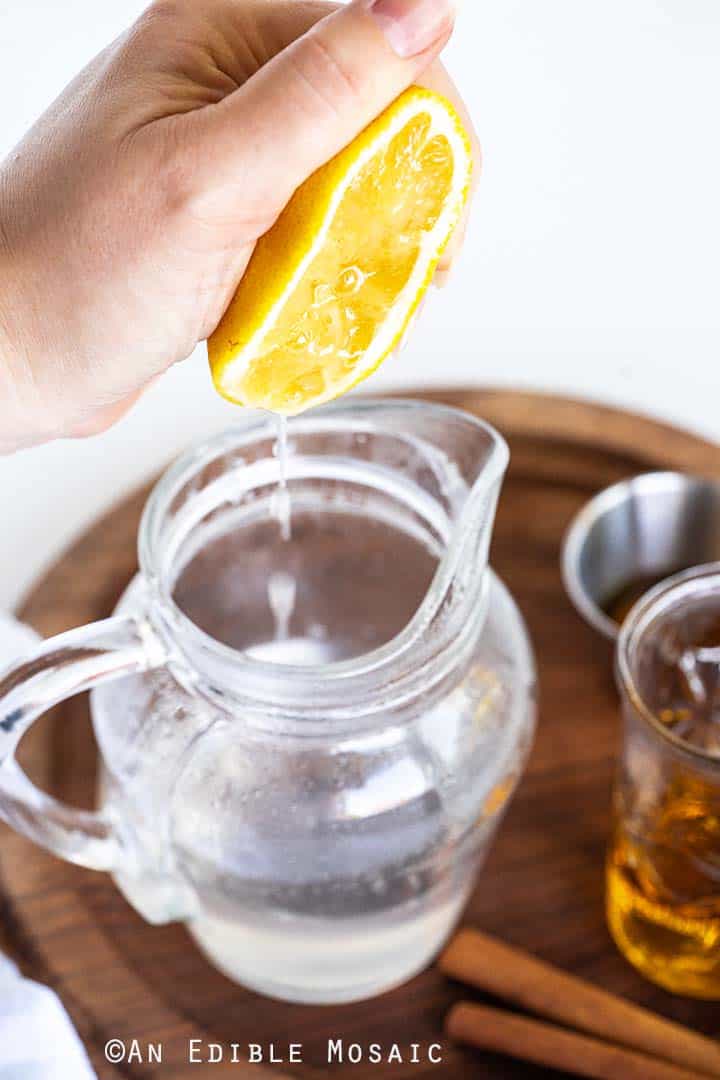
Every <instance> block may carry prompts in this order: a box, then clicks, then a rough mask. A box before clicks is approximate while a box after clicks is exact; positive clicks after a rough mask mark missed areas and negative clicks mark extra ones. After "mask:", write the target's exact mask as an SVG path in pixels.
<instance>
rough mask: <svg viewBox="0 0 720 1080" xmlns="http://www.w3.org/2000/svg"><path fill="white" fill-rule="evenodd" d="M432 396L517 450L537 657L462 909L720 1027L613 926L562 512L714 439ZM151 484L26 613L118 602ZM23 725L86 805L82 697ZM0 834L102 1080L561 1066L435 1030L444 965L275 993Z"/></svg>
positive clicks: (601, 784)
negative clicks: (226, 1058) (646, 974)
mask: <svg viewBox="0 0 720 1080" xmlns="http://www.w3.org/2000/svg"><path fill="white" fill-rule="evenodd" d="M425 396H427V397H433V398H435V399H438V400H444V401H448V402H450V403H452V404H454V405H458V406H462V407H464V408H466V409H469V410H471V411H473V412H476V413H478V414H479V415H482V416H484V417H486V418H488V419H489V420H490V421H492V422H493V423H494V424H495V425H496V426H497V427H498V428H499V429H500V430H501V431H502V432H503V433H504V434H505V435H506V436H507V437H508V439H509V442H510V445H511V449H512V452H513V458H512V465H511V467H510V472H509V476H508V479H507V483H506V485H505V489H504V493H503V496H502V501H501V505H500V510H499V515H498V522H497V528H496V531H495V539H494V545H493V562H494V565H495V567H496V568H497V570H498V571H499V573H500V574H501V575H502V576H503V577H504V578H505V580H506V581H507V582H508V584H509V585H510V587H511V589H512V590H513V592H514V594H515V596H516V598H517V600H518V602H519V604H520V606H521V608H522V610H523V612H524V614H525V616H526V618H527V621H528V624H529V626H530V631H531V634H532V637H533V639H534V643H535V647H536V650H537V654H538V659H539V665H540V680H541V718H540V727H539V734H538V738H537V742H536V746H535V751H534V753H533V757H532V761H531V764H530V768H529V771H528V773H527V775H526V776H525V778H524V780H523V782H522V784H521V786H520V790H519V793H518V794H517V796H516V798H515V801H514V803H513V805H512V808H511V810H510V813H509V815H508V818H507V820H506V823H505V824H504V826H503V828H502V831H501V833H500V836H499V838H498V841H497V843H496V845H495V848H494V850H493V852H492V855H491V857H490V860H489V862H488V864H487V866H486V868H485V870H484V872H483V873H482V875H481V877H480V879H479V881H478V885H477V889H476V891H475V894H474V896H473V898H472V901H471V903H470V905H469V907H468V909H467V911H466V913H465V921H466V922H467V923H468V924H472V925H477V926H479V927H481V928H483V929H484V930H487V931H490V932H492V933H495V934H497V935H498V936H500V937H502V938H504V939H505V940H507V941H509V942H512V943H514V944H516V945H519V946H522V947H524V948H527V949H530V950H532V951H533V952H535V953H537V954H538V955H539V956H542V957H544V958H545V959H547V960H549V961H551V962H553V963H556V964H559V965H561V966H563V967H565V968H567V969H569V970H571V971H574V972H576V973H577V974H579V975H582V976H584V977H586V978H588V979H590V980H592V981H593V982H596V983H598V984H599V985H602V986H604V987H606V988H608V989H609V990H612V991H615V992H618V993H621V994H625V995H627V996H628V997H629V998H632V999H633V1000H635V1001H637V1002H641V1003H643V1004H645V1005H648V1006H650V1007H652V1008H653V1009H656V1010H658V1011H659V1012H661V1013H663V1014H665V1015H666V1016H669V1017H673V1018H675V1019H677V1020H679V1021H681V1022H684V1023H687V1024H691V1025H693V1026H695V1027H697V1028H698V1029H700V1030H702V1031H706V1032H713V1030H715V1031H720V1018H719V1013H718V1007H717V1005H704V1004H701V1003H698V1002H692V1001H685V1000H682V999H680V998H674V997H672V996H670V995H669V994H666V993H664V992H663V991H661V990H658V989H656V988H654V987H653V986H651V985H650V984H649V983H647V982H645V981H644V980H643V979H642V978H640V976H639V975H637V974H636V973H635V971H634V970H633V969H632V968H631V967H630V966H629V965H628V964H627V963H625V961H624V960H623V959H622V958H621V957H620V955H619V954H618V953H617V952H616V950H615V948H614V947H613V945H612V943H611V941H610V938H609V936H608V933H607V930H606V929H605V924H604V920H603V852H604V847H605V842H606V838H607V832H608V821H609V813H608V803H609V794H610V784H611V777H612V771H613V760H614V757H615V754H616V750H617V744H618V737H619V730H618V705H617V699H616V695H615V690H614V687H613V681H612V674H611V650H610V647H609V646H608V645H607V644H606V643H605V642H604V641H602V640H600V639H599V638H598V637H597V636H596V635H595V634H594V633H592V632H591V631H590V630H589V629H588V628H587V627H586V626H585V625H584V624H583V623H582V622H581V621H580V619H579V618H578V617H577V616H576V614H575V612H574V611H573V609H572V608H571V606H570V604H569V602H568V600H567V599H566V597H565V595H564V593H563V588H562V584H561V580H560V571H559V565H558V556H559V549H560V542H561V538H562V535H563V533H564V530H565V528H566V526H567V524H568V522H569V521H570V518H571V517H572V516H573V514H574V513H575V511H576V510H577V509H578V508H579V507H580V506H581V505H582V503H584V502H585V500H586V499H588V498H589V497H590V496H591V495H592V494H593V493H594V492H595V491H596V490H597V489H598V488H601V487H603V486H605V485H606V484H609V483H612V482H613V481H615V480H618V479H620V478H621V477H624V476H627V475H628V474H630V473H636V472H639V471H645V470H648V469H653V468H666V467H667V468H678V469H686V470H695V471H701V472H704V473H707V474H719V475H720V449H718V448H717V447H715V446H711V445H709V444H707V443H705V442H703V441H702V440H700V439H697V438H695V437H693V436H691V435H688V434H685V433H683V432H680V431H677V430H673V429H671V428H668V427H665V426H663V425H661V424H658V423H655V422H653V421H651V420H648V419H643V418H641V417H637V416H629V415H627V414H624V413H620V412H616V411H613V410H609V409H606V408H601V407H599V406H596V405H590V404H579V403H577V402H571V401H565V400H559V399H557V398H553V397H546V396H540V395H530V394H516V393H509V392H504V391H503V392H476V391H467V392H460V391H458V392H454V393H444V394H437V395H425ZM146 494H147V492H146V491H142V492H139V493H138V494H137V495H135V496H133V497H132V498H130V499H129V500H128V501H126V502H124V503H122V504H121V505H120V506H118V507H117V508H116V509H114V510H113V511H112V512H111V513H109V514H108V515H107V516H106V517H104V518H103V519H102V520H101V521H99V522H98V523H97V524H96V525H95V526H94V527H93V528H92V529H91V530H90V532H88V533H87V534H86V535H85V536H83V537H81V538H80V540H78V541H77V543H76V544H74V545H73V546H72V547H71V548H70V550H69V551H67V552H66V554H65V555H64V556H63V557H62V558H61V559H60V560H59V562H58V563H57V564H56V565H55V566H54V567H53V568H52V569H51V570H50V571H49V572H48V573H47V574H46V575H45V576H44V578H43V580H42V581H40V582H39V583H38V584H37V586H36V587H35V588H34V590H33V591H32V593H31V594H30V596H29V598H28V599H27V602H26V603H25V605H24V607H23V610H22V611H21V613H20V614H21V616H22V617H23V618H25V619H27V620H29V621H30V622H31V623H32V624H33V625H34V626H36V627H37V629H38V630H40V631H41V632H42V633H43V634H46V635H47V634H54V633H57V632H59V631H61V630H64V629H67V628H68V627H70V626H74V625H77V624H80V623H83V622H87V621H89V620H92V619H97V618H100V617H103V616H105V615H108V614H109V613H110V611H111V610H112V607H113V605H114V602H115V600H116V598H117V596H118V594H119V593H120V591H121V590H122V589H123V587H124V586H125V584H126V583H127V581H128V580H129V578H130V577H131V575H132V574H133V573H134V571H135V566H136V563H135V534H136V529H137V524H138V518H139V515H140V511H141V508H142V505H143V503H144V501H145V498H146ZM25 743H26V744H27V745H24V748H23V751H24V753H23V760H24V762H25V764H26V766H27V767H28V769H29V770H30V771H31V773H32V775H33V776H34V777H35V778H36V780H37V781H38V782H41V783H43V784H44V785H45V786H46V787H47V788H48V789H50V790H51V791H52V792H53V793H55V794H58V795H60V796H62V797H63V798H65V799H67V800H70V801H74V802H76V803H77V804H79V805H84V806H89V805H91V804H92V792H93V786H94V768H95V749H94V744H93V742H92V738H91V735H90V731H89V726H88V721H87V713H86V703H85V701H84V700H83V699H76V700H74V701H72V702H70V703H68V704H66V705H64V706H62V707H61V708H59V709H58V710H56V711H55V714H54V715H53V716H52V718H51V719H48V721H47V722H44V723H42V724H39V725H38V726H37V727H36V729H35V731H34V732H33V734H32V735H31V736H29V737H28V739H27V740H25ZM0 840H1V842H0V852H1V855H0V874H1V877H0V903H2V907H3V910H2V915H1V917H0V923H1V924H2V925H4V928H5V944H6V946H8V945H9V947H10V948H11V949H12V951H14V953H15V955H16V956H17V957H18V958H19V960H20V963H21V964H22V966H23V967H24V969H25V970H26V971H27V972H28V973H30V974H32V975H34V976H35V977H36V978H39V979H41V980H43V981H45V982H48V983H50V984H51V985H52V986H54V987H55V988H56V989H57V990H58V992H59V993H60V995H61V997H62V998H63V1000H64V1002H65V1004H66V1006H67V1008H68V1009H69V1011H70V1013H71V1015H72V1017H73V1019H74V1021H75V1023H76V1025H77V1027H78V1029H79V1031H80V1034H81V1036H82V1038H83V1039H84V1041H85V1043H86V1045H87V1046H88V1049H89V1052H90V1055H91V1058H92V1060H93V1063H94V1065H95V1067H96V1069H97V1070H98V1073H99V1075H100V1077H101V1078H105V1077H107V1078H110V1077H113V1078H114V1077H145V1076H150V1075H152V1076H157V1077H161V1078H174V1077H181V1076H185V1075H187V1076H190V1077H197V1076H199V1075H207V1076H208V1077H209V1078H211V1080H212V1078H215V1080H220V1078H221V1077H223V1076H228V1077H235V1078H238V1077H245V1076H248V1077H250V1076H255V1077H257V1076H259V1075H262V1073H265V1074H266V1075H269V1076H273V1077H278V1076H279V1075H292V1076H296V1077H299V1078H311V1077H319V1076H325V1075H327V1074H328V1069H327V1065H326V1042H327V1039H328V1038H339V1037H342V1038H343V1039H344V1040H345V1041H346V1043H350V1042H359V1043H362V1044H363V1045H367V1044H368V1043H371V1042H379V1043H382V1044H384V1045H385V1046H386V1047H390V1046H391V1045H392V1044H393V1043H395V1042H397V1043H399V1044H400V1045H401V1046H402V1047H408V1046H409V1045H410V1044H411V1043H420V1044H421V1045H422V1046H423V1047H426V1046H427V1045H428V1044H429V1043H432V1042H441V1043H442V1044H443V1050H442V1055H443V1063H442V1064H439V1065H431V1064H427V1063H426V1064H421V1065H418V1064H412V1063H409V1062H405V1063H404V1064H402V1065H391V1066H381V1065H374V1064H369V1063H368V1062H367V1061H365V1063H364V1064H362V1065H356V1066H350V1065H348V1066H344V1067H342V1068H334V1069H333V1070H331V1071H332V1072H333V1073H338V1074H339V1075H342V1076H345V1075H347V1076H351V1075H352V1076H353V1077H354V1078H356V1080H370V1078H376V1077H378V1076H385V1075H392V1076H396V1077H406V1076H407V1077H414V1078H416V1080H417V1078H419V1077H424V1076H428V1077H429V1076H432V1077H434V1078H436V1080H441V1078H442V1080H445V1078H456V1077H462V1076H465V1075H473V1076H482V1077H503V1078H506V1080H507V1078H509V1077H516V1076H518V1077H519V1076H522V1077H528V1078H531V1077H536V1076H537V1077H540V1076H548V1075H550V1074H549V1073H548V1072H547V1071H541V1070H537V1069H534V1068H531V1067H530V1066H526V1065H523V1064H520V1063H515V1062H511V1061H509V1060H507V1059H501V1058H497V1057H492V1056H490V1055H478V1054H475V1053H473V1052H471V1051H465V1050H461V1049H457V1048H455V1047H453V1046H451V1045H450V1044H449V1043H448V1042H447V1040H445V1039H444V1037H443V1034H442V1020H443V1016H444V1014H445V1012H446V1011H447V1009H448V1007H449V1006H450V1004H451V1003H452V1002H454V1001H456V1000H458V999H459V998H460V997H463V996H470V997H472V996H473V995H472V994H471V993H470V992H469V991H467V990H465V989H464V988H462V987H461V986H459V985H457V984H453V983H451V982H449V981H447V980H446V979H444V978H443V977H442V976H441V975H440V974H439V973H438V972H437V971H436V970H434V969H430V970H428V971H426V972H425V973H424V974H422V975H420V976H419V977H418V978H416V979H414V980H413V981H412V982H411V983H409V984H407V985H406V986H404V987H402V988H400V989H398V990H396V991H394V992H393V993H390V994H387V995H385V996H383V997H382V998H379V999H376V1000H374V1001H368V1002H363V1003H361V1004H357V1005H352V1006H343V1007H339V1008H334V1007H333V1008H309V1007H299V1006H290V1005H284V1004H278V1003H275V1002H272V1001H268V1000H265V999H263V998H261V997H258V996H256V995H254V994H252V993H249V992H246V991H244V990H242V989H240V988H239V987H237V986H235V985H233V984H232V983H231V982H229V981H228V980H227V979H225V978H224V977H223V976H222V975H220V974H218V973H217V972H216V971H215V970H214V969H213V968H211V967H210V966H209V965H208V964H207V963H206V961H205V960H204V959H203V957H202V956H201V955H200V953H199V952H198V951H197V949H196V948H195V947H194V946H193V945H192V944H191V942H190V939H189V938H188V936H187V934H186V932H185V930H184V929H183V927H182V926H178V925H174V926H167V927H151V926H148V925H146V924H145V923H144V922H143V921H142V920H141V919H140V918H139V916H138V915H136V914H135V912H134V911H133V910H132V909H131V908H130V907H129V906H128V905H127V904H126V903H125V901H124V900H123V899H122V897H121V896H120V895H119V893H118V892H117V891H116V890H115V888H114V886H113V884H112V882H111V881H110V879H109V878H108V877H106V876H104V875H101V874H96V873H93V872H91V871H86V870H81V869H78V868H76V867H71V866H67V865H65V864H63V863H61V862H59V861H57V860H55V859H53V858H52V857H51V856H49V855H47V854H45V853H44V852H43V851H41V850H39V849H38V848H35V847H33V846H32V845H31V844H29V843H28V842H27V841H25V840H22V839H21V838H19V837H17V836H16V835H15V834H14V833H12V832H11V831H10V830H9V829H5V828H4V827H3V830H2V833H1V834H0ZM110 1038H121V1039H126V1040H131V1039H133V1038H136V1039H138V1040H139V1042H140V1044H141V1045H144V1044H145V1043H147V1042H148V1041H153V1042H157V1041H162V1043H163V1045H164V1057H163V1064H162V1065H147V1066H143V1065H141V1064H136V1063H125V1064H123V1065H118V1066H112V1065H109V1064H107V1063H106V1061H105V1059H104V1055H103V1047H104V1045H105V1043H106V1041H107V1040H108V1039H110ZM189 1038H201V1039H203V1040H205V1041H209V1042H218V1043H221V1044H228V1043H231V1042H237V1043H240V1044H246V1043H247V1042H248V1041H253V1042H261V1043H265V1044H267V1043H270V1042H274V1043H275V1046H276V1051H280V1050H281V1048H282V1046H284V1045H286V1044H287V1043H288V1042H290V1041H292V1042H302V1043H303V1045H304V1050H303V1059H304V1064H303V1065H301V1066H289V1065H287V1064H285V1065H277V1066H273V1067H268V1068H267V1069H258V1068H248V1067H243V1066H240V1065H233V1064H228V1063H227V1062H226V1064H225V1065H213V1066H211V1065H209V1064H206V1065H205V1066H204V1068H203V1067H202V1066H201V1067H200V1068H198V1066H197V1065H195V1066H190V1067H187V1066H186V1067H183V1066H182V1064H181V1063H182V1062H187V1040H188V1039H189ZM618 1080H621V1078H618Z"/></svg>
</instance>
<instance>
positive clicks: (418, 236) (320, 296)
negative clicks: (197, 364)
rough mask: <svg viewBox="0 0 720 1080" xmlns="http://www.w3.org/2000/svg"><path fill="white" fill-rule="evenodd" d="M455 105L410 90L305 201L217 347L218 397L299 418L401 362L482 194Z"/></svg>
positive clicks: (237, 304) (262, 250) (216, 336)
mask: <svg viewBox="0 0 720 1080" xmlns="http://www.w3.org/2000/svg"><path fill="white" fill-rule="evenodd" d="M471 173H472V152H471V147H470V140H469V138H468V136H467V134H466V132H465V131H464V129H463V126H462V123H461V121H460V118H459V117H458V115H457V113H456V112H455V110H454V109H453V107H452V105H451V104H450V103H449V102H448V101H446V100H445V98H443V97H441V96H440V95H439V94H435V93H433V92H431V91H429V90H424V89H421V88H419V87H412V88H411V89H410V90H407V91H406V92H405V93H404V94H402V95H401V96H400V97H399V98H398V99H397V101H395V102H394V104H393V105H391V106H390V108H389V109H387V110H386V111H385V112H384V113H383V114H382V115H381V116H379V117H378V118H377V120H375V121H374V122H373V123H372V124H370V126H369V127H368V128H366V129H365V131H363V132H362V133H361V134H360V135H359V136H358V137H357V138H356V139H355V140H354V142H352V143H351V144H350V145H349V146H348V147H346V149H345V150H343V151H342V152H341V153H340V154H338V155H337V157H335V158H333V159H332V160H331V161H329V162H328V163H327V164H326V165H324V166H323V167H322V168H321V169H319V170H318V171H317V172H316V173H314V174H313V175H312V176H311V177H310V178H309V179H308V180H307V181H306V182H305V183H304V184H303V185H302V186H301V187H300V188H298V190H297V191H296V192H295V194H294V195H293V197H292V199H291V201H290V202H289V204H288V205H287V207H286V208H285V210H284V211H283V213H282V214H281V215H280V217H279V218H278V220H277V221H276V223H275V224H274V225H273V227H272V228H271V229H270V230H269V232H267V233H266V234H265V235H264V236H263V237H262V238H261V239H260V240H259V241H258V243H257V245H256V248H255V251H254V253H253V256H252V259H251V260H250V263H249V265H248V267H247V270H246V271H245V275H244V277H243V279H242V281H241V282H240V286H239V288H238V290H237V292H236V293H235V296H234V298H233V300H232V302H231V303H230V306H229V307H228V309H227V311H226V312H225V314H224V316H223V318H222V320H221V322H220V324H219V325H218V327H217V329H216V330H215V332H214V333H213V335H212V336H211V337H210V339H209V341H208V356H209V360H210V368H211V371H212V376H213V380H214V382H215V386H216V387H217V389H218V391H219V392H220V393H221V394H222V395H223V396H224V397H226V398H228V399H229V400H230V401H234V402H236V403H238V404H240V405H249V406H253V407H255V408H261V409H268V410H270V411H271V412H275V413H280V414H282V415H286V416H293V415H295V414H297V413H300V412H303V411H304V410H305V409H308V408H310V406H312V405H320V404H322V403H323V402H325V401H329V400H330V399H331V398H335V397H338V396H339V395H340V394H343V393H345V391H346V390H349V389H350V388H351V387H352V386H355V385H356V384H357V383H358V382H360V381H361V380H362V379H365V378H367V376H368V375H370V374H371V373H372V372H373V371H374V370H375V369H376V368H377V367H378V366H379V365H380V364H381V363H382V361H383V360H384V359H385V357H387V356H388V355H389V353H391V352H392V351H393V349H394V348H395V347H396V345H397V344H398V343H399V341H400V340H401V338H402V337H403V334H404V332H405V330H406V328H407V325H408V323H409V321H410V319H411V317H412V315H413V313H414V311H415V309H416V308H417V306H418V304H419V303H420V300H421V299H422V297H423V295H424V293H425V290H426V289H427V287H428V285H429V284H430V282H431V280H432V277H433V273H434V271H435V268H436V266H437V263H438V261H439V259H440V256H441V254H442V252H443V249H444V248H445V245H446V244H447V242H448V240H449V239H450V236H451V234H452V231H453V229H454V227H455V225H456V224H457V222H458V220H459V218H460V216H461V213H462V209H463V205H464V203H465V200H466V198H467V194H468V191H469V188H470V179H471Z"/></svg>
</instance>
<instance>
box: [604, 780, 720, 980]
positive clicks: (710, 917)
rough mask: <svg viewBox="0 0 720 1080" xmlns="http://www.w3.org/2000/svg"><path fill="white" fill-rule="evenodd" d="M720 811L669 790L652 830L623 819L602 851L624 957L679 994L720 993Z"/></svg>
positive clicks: (610, 910)
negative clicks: (638, 830) (631, 826)
mask: <svg viewBox="0 0 720 1080" xmlns="http://www.w3.org/2000/svg"><path fill="white" fill-rule="evenodd" d="M718 874H720V816H719V815H718V810H717V807H716V806H715V807H713V806H712V804H711V803H709V802H707V801H703V799H702V798H693V797H692V796H690V795H689V794H687V793H686V794H685V795H681V794H677V795H674V794H669V795H668V798H667V802H666V804H665V806H664V808H663V812H662V814H661V816H660V818H659V820H658V821H657V822H656V824H655V827H654V829H652V830H649V831H648V833H647V835H644V836H637V835H633V833H632V832H630V831H628V829H627V828H625V827H624V825H623V824H622V823H621V824H619V825H618V827H617V829H616V833H615V838H614V841H613V843H612V845H611V848H610V852H609V855H608V867H607V918H608V925H609V927H610V931H611V933H612V935H613V937H614V939H615V941H616V943H617V945H618V947H619V948H620V951H621V952H622V953H623V954H624V955H625V956H626V957H627V959H628V960H629V961H630V962H631V963H632V964H634V965H635V967H637V968H638V969H639V970H640V971H641V972H642V973H643V974H644V975H646V976H647V977H648V978H649V979H652V980H653V982H656V983H659V984H660V986H663V987H665V989H667V990H671V991H673V992H674V993H677V994H685V995H689V996H692V997H699V998H720V881H718Z"/></svg>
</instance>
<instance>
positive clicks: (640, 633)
mask: <svg viewBox="0 0 720 1080" xmlns="http://www.w3.org/2000/svg"><path fill="white" fill-rule="evenodd" d="M617 678H618V684H619V687H620V693H621V697H622V710H623V717H624V744H623V752H622V759H621V763H620V768H619V771H618V777H617V783H616V787H615V797H614V834H613V839H612V842H611V845H610V850H609V854H608V861H607V894H606V899H607V919H608V925H609V927H610V931H611V933H612V935H613V937H614V939H615V941H616V943H617V945H618V947H619V948H620V950H621V952H622V953H623V954H624V955H625V956H626V957H627V959H628V960H629V961H630V962H631V963H632V964H634V965H635V967H637V968H638V969H639V970H640V971H641V972H642V973H643V974H644V975H646V976H647V977H648V978H649V979H652V980H653V982H656V983H659V984H660V985H661V986H663V987H665V988H666V989H668V990H671V991H673V992H674V993H678V994H685V995H689V996H692V997H699V998H718V999H720V564H713V565H710V566H704V567H698V568H696V569H693V570H690V571H686V572H684V573H681V574H678V575H676V576H675V577H672V578H669V579H668V580H667V581H665V582H663V583H662V584H660V585H659V586H657V587H656V588H655V589H653V590H652V591H651V592H650V593H648V594H647V595H646V596H645V597H644V598H643V599H642V600H641V601H640V602H639V603H638V604H637V605H636V606H635V607H634V608H633V610H632V611H631V613H630V615H629V616H628V618H627V619H626V621H625V623H624V624H623V627H622V630H621V632H620V637H619V640H618V647H617Z"/></svg>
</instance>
